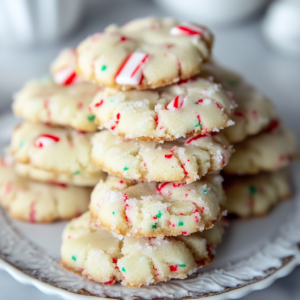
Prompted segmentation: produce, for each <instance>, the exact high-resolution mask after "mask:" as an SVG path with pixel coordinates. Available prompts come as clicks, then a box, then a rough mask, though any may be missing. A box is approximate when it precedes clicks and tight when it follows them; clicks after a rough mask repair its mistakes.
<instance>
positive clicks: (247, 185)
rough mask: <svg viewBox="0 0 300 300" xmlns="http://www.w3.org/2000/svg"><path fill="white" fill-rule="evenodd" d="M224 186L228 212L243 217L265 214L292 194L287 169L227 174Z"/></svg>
mask: <svg viewBox="0 0 300 300" xmlns="http://www.w3.org/2000/svg"><path fill="white" fill-rule="evenodd" d="M224 188H225V191H226V195H227V200H226V208H227V210H228V213H229V214H235V215H237V216H239V217H242V218H249V217H252V216H263V215H265V214H266V213H267V212H268V211H269V210H270V209H271V208H272V207H273V206H274V205H276V204H277V203H278V202H279V201H280V200H283V199H287V198H288V197H289V196H291V194H292V191H291V185H290V183H289V177H288V174H287V172H286V170H280V171H276V172H274V173H262V174H259V175H252V176H227V177H226V176H225V184H224Z"/></svg>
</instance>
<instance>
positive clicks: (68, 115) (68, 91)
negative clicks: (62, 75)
mask: <svg viewBox="0 0 300 300" xmlns="http://www.w3.org/2000/svg"><path fill="white" fill-rule="evenodd" d="M99 90H100V88H99V87H97V86H95V85H92V84H90V83H84V82H82V83H78V84H73V85H70V86H60V85H57V84H55V83H54V82H53V81H52V79H50V78H49V79H46V80H33V81H30V82H28V83H27V84H26V85H25V86H24V87H23V89H22V90H21V91H20V92H18V93H17V94H16V95H15V96H14V103H13V111H14V114H15V115H16V116H18V117H21V118H24V119H26V120H28V121H32V122H42V123H47V124H49V125H59V126H67V127H71V128H73V129H76V130H82V131H96V130H97V125H96V124H95V123H94V119H95V116H94V115H93V114H92V113H91V112H90V111H89V105H90V103H91V102H92V100H93V98H94V96H95V95H96V94H97V92H99Z"/></svg>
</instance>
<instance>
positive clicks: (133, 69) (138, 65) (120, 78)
mask: <svg viewBox="0 0 300 300" xmlns="http://www.w3.org/2000/svg"><path fill="white" fill-rule="evenodd" d="M148 57H149V55H148V54H145V53H143V52H133V53H131V55H130V56H129V57H128V58H127V59H126V61H125V63H124V64H123V65H122V67H121V68H120V69H119V71H118V72H117V74H116V76H115V81H116V83H118V84H131V85H140V84H141V83H142V79H143V72H142V66H143V64H144V63H145V61H146V60H147V58H148Z"/></svg>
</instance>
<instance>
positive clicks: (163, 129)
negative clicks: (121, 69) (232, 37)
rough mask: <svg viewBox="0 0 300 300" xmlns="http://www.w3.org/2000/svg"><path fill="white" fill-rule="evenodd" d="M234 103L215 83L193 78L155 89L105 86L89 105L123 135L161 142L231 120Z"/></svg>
mask: <svg viewBox="0 0 300 300" xmlns="http://www.w3.org/2000/svg"><path fill="white" fill-rule="evenodd" d="M234 107H235V103H234V102H233V101H232V100H230V99H229V98H228V97H227V96H226V93H225V91H224V90H223V89H222V87H221V86H220V85H219V84H216V83H214V82H211V81H210V80H208V79H205V78H193V79H190V80H186V81H184V82H181V83H178V84H176V85H172V86H168V87H163V88H160V89H157V90H147V91H125V92H121V91H118V90H115V89H110V88H106V89H105V90H104V91H100V92H99V93H98V94H97V96H96V97H95V99H94V101H93V103H92V104H91V106H90V108H91V111H92V112H93V113H94V114H95V116H96V119H95V120H96V122H97V123H98V124H99V125H101V126H103V127H105V128H107V129H109V130H111V131H112V132H113V133H115V134H118V135H120V136H123V137H125V138H132V139H138V140H143V141H148V142H150V141H153V142H163V141H168V140H174V139H178V138H180V137H186V136H191V135H198V134H205V133H209V132H212V131H219V130H220V129H222V128H225V127H227V126H231V125H232V124H233V122H232V120H231V118H232V114H233V109H234Z"/></svg>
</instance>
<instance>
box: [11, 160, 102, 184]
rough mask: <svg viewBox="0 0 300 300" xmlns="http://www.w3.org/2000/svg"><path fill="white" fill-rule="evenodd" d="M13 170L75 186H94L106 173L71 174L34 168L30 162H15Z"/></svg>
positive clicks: (34, 178)
mask: <svg viewBox="0 0 300 300" xmlns="http://www.w3.org/2000/svg"><path fill="white" fill-rule="evenodd" d="M15 171H16V172H17V173H18V174H19V175H20V176H23V177H26V178H31V179H33V180H37V181H42V182H49V183H65V184H68V185H69V184H70V185H76V186H90V187H94V186H95V185H96V184H97V183H98V182H99V180H100V179H103V180H104V179H105V177H106V173H104V172H101V173H99V174H85V173H79V172H75V173H73V174H63V173H55V172H51V171H44V170H40V169H37V168H34V167H33V166H32V165H30V164H20V163H16V164H15Z"/></svg>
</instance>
